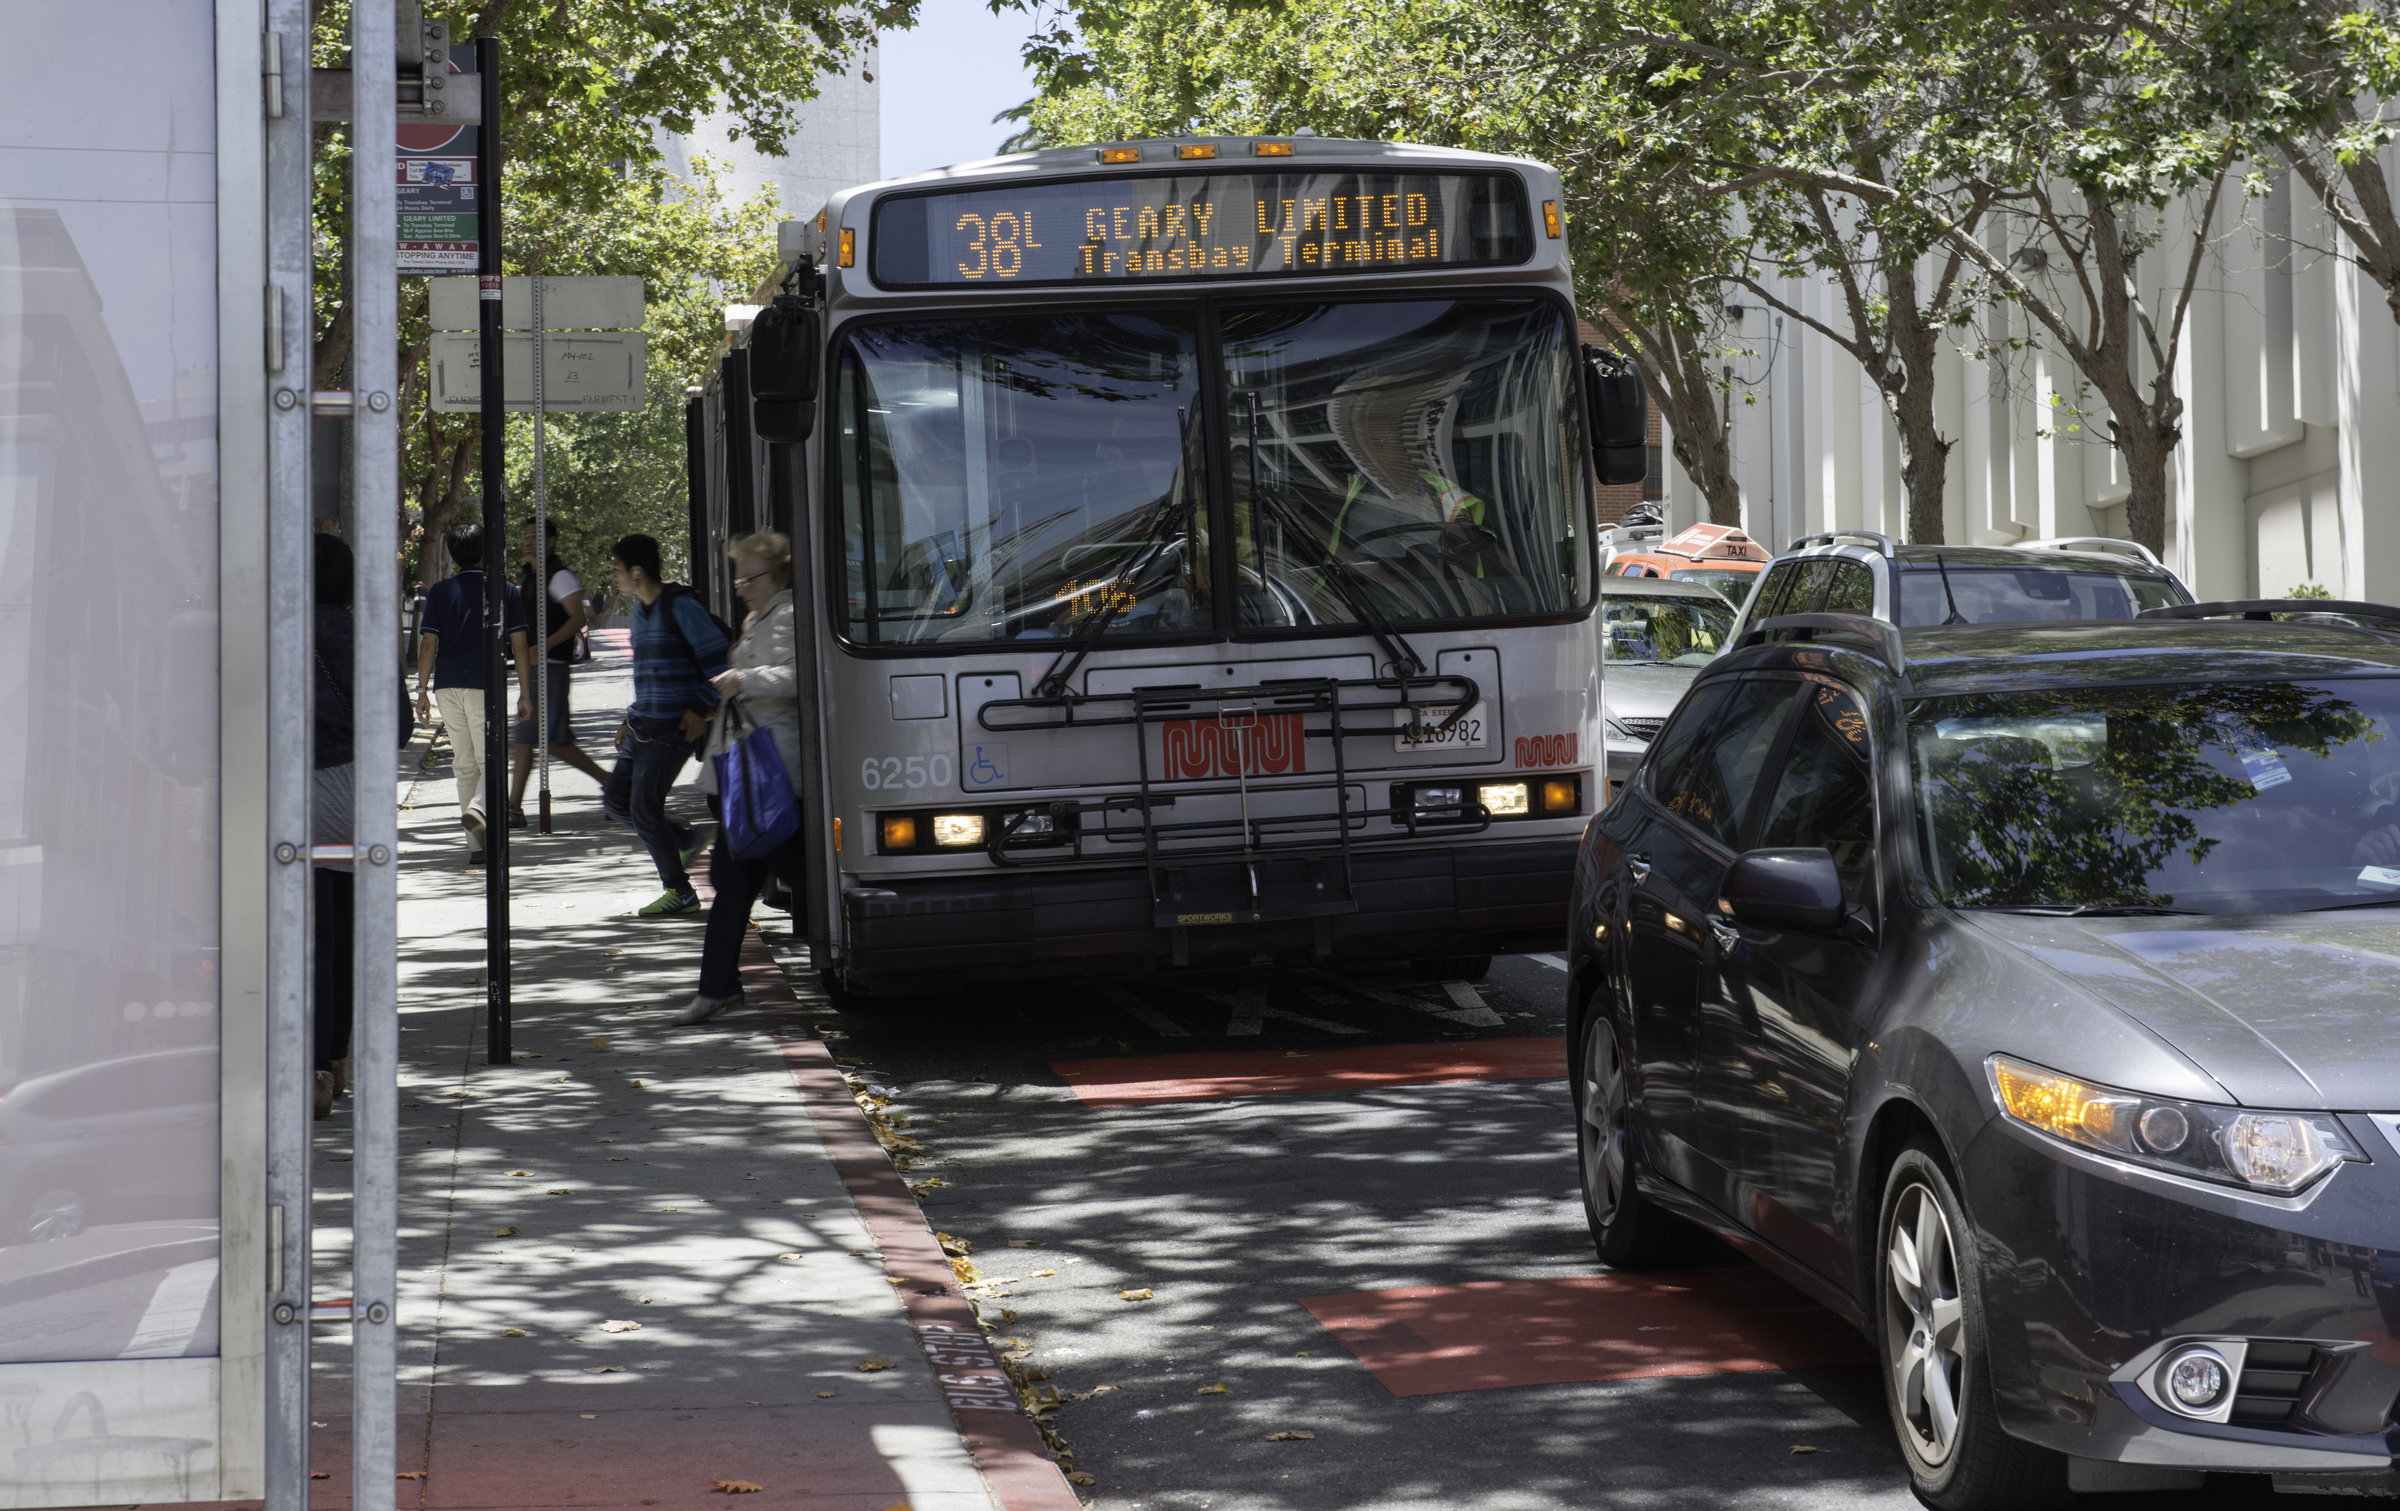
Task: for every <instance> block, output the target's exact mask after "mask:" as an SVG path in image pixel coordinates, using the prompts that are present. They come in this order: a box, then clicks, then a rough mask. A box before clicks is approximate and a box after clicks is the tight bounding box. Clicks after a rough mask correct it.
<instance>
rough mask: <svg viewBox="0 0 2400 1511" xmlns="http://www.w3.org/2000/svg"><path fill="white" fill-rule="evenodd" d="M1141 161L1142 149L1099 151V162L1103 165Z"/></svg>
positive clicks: (1117, 148)
mask: <svg viewBox="0 0 2400 1511" xmlns="http://www.w3.org/2000/svg"><path fill="white" fill-rule="evenodd" d="M1141 160H1142V149H1141V148H1139V147H1103V148H1101V149H1100V161H1102V162H1104V163H1138V162H1140V161H1141Z"/></svg>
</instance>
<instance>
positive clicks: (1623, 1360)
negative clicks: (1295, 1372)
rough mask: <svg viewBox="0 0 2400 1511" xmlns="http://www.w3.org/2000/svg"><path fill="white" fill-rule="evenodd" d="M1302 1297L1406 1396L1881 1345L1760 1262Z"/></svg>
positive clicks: (1851, 1358) (1795, 1359)
mask: <svg viewBox="0 0 2400 1511" xmlns="http://www.w3.org/2000/svg"><path fill="white" fill-rule="evenodd" d="M1300 1304H1301V1305H1303V1306H1305V1307H1307V1308H1308V1310H1309V1311H1310V1313H1311V1314H1313V1315H1314V1316H1315V1317H1316V1319H1317V1321H1318V1322H1320V1323H1322V1324H1323V1325H1324V1327H1325V1329H1326V1331H1328V1332H1330V1333H1332V1334H1333V1335H1334V1337H1335V1338H1336V1339H1337V1340H1339V1341H1340V1343H1341V1345H1342V1346H1343V1347H1344V1348H1346V1349H1348V1350H1349V1351H1350V1352H1351V1353H1352V1354H1354V1355H1356V1356H1357V1358H1358V1361H1359V1362H1360V1363H1362V1364H1364V1365H1365V1366H1366V1367H1367V1370H1368V1372H1369V1373H1371V1374H1373V1375H1374V1376H1375V1378H1376V1379H1377V1380H1378V1381H1380V1382H1381V1383H1382V1385H1383V1387H1384V1388H1385V1389H1386V1390H1389V1391H1390V1392H1391V1393H1392V1394H1393V1395H1395V1396H1431V1395H1448V1394H1452V1393H1455V1392H1458V1391H1467V1390H1500V1389H1505V1388H1507V1387H1509V1386H1515V1385H1560V1384H1566V1383H1569V1382H1573V1381H1588V1380H1634V1379H1643V1378H1649V1377H1654V1376H1662V1375H1722V1374H1746V1373H1752V1372H1756V1371H1761V1370H1778V1369H1810V1368H1815V1367H1818V1366H1822V1365H1829V1364H1863V1363H1867V1362H1869V1361H1870V1360H1871V1358H1872V1355H1871V1354H1870V1353H1869V1351H1868V1349H1867V1344H1866V1341H1865V1340H1864V1339H1862V1338H1861V1337H1859V1335H1858V1333H1857V1332H1856V1331H1855V1330H1853V1329H1852V1328H1850V1327H1849V1326H1848V1325H1847V1324H1845V1323H1844V1322H1842V1321H1841V1319H1839V1318H1837V1317H1835V1316H1834V1315H1833V1314H1832V1313H1831V1312H1828V1311H1826V1310H1825V1309H1824V1308H1823V1307H1820V1306H1818V1305H1817V1304H1816V1303H1815V1302H1813V1301H1811V1300H1809V1299H1808V1298H1807V1297H1805V1296H1803V1295H1801V1294H1800V1293H1799V1292H1798V1291H1795V1290H1793V1289H1792V1288H1791V1287H1790V1286H1788V1285H1785V1284H1784V1283H1783V1282H1782V1281H1780V1280H1778V1279H1776V1278H1775V1277H1774V1276H1772V1275H1770V1274H1768V1273H1767V1272H1766V1271H1764V1270H1761V1269H1758V1268H1756V1267H1754V1266H1750V1265H1740V1266H1728V1267H1726V1268H1723V1269H1710V1270H1692V1271H1683V1272H1679V1273H1674V1274H1655V1275H1582V1276H1574V1277H1570V1278H1567V1279H1560V1280H1483V1281H1472V1282H1469V1283H1468V1284H1465V1285H1420V1286H1403V1287H1401V1288H1399V1289H1397V1290H1388V1291H1353V1292H1350V1293H1348V1294H1346V1295H1337V1296H1305V1297H1302V1298H1301V1303H1300Z"/></svg>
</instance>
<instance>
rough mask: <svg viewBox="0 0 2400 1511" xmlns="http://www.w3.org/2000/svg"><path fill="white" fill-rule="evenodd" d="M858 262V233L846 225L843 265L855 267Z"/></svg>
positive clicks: (843, 228)
mask: <svg viewBox="0 0 2400 1511" xmlns="http://www.w3.org/2000/svg"><path fill="white" fill-rule="evenodd" d="M857 263H858V233H857V232H856V231H853V230H851V229H850V228H849V227H848V226H844V227H842V266H843V267H846V268H847V267H854V266H856V265H857Z"/></svg>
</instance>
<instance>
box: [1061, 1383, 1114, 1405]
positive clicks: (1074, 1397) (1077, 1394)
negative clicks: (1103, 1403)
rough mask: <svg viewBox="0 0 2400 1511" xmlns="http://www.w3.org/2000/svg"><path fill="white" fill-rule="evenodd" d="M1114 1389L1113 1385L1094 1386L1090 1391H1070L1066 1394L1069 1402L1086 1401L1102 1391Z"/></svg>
mask: <svg viewBox="0 0 2400 1511" xmlns="http://www.w3.org/2000/svg"><path fill="white" fill-rule="evenodd" d="M1115 1389H1116V1387H1115V1386H1114V1385H1095V1386H1093V1387H1092V1388H1091V1389H1090V1390H1070V1391H1068V1392H1067V1399H1068V1400H1070V1401H1088V1400H1090V1399H1091V1398H1092V1397H1094V1396H1096V1395H1098V1394H1100V1393H1101V1392H1102V1391H1104V1390H1115Z"/></svg>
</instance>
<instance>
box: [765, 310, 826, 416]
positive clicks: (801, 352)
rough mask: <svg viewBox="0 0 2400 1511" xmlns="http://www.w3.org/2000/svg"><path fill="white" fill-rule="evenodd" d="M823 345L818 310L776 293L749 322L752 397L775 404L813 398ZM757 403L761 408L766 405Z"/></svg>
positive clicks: (805, 400)
mask: <svg viewBox="0 0 2400 1511" xmlns="http://www.w3.org/2000/svg"><path fill="white" fill-rule="evenodd" d="M823 345H824V343H823V341H822V340H821V339H819V331H818V325H817V312H816V311H815V310H812V309H810V308H808V307H807V306H806V305H803V304H802V303H801V302H800V301H799V300H798V299H795V298H793V297H792V296H791V295H789V294H779V295H777V296H776V297H775V302H774V303H772V304H770V305H768V306H767V307H766V308H765V309H763V310H760V311H759V312H758V318H757V319H755V320H752V321H751V322H750V394H751V397H753V398H756V399H760V400H765V401H771V402H774V403H778V404H808V403H810V402H811V401H813V400H814V399H815V398H816V396H817V366H818V363H819V361H820V360H821V356H822V352H821V348H822V347H823ZM759 407H760V409H761V410H762V411H763V410H764V409H765V407H766V405H765V404H764V403H762V404H761V405H760V406H759ZM761 434H764V431H763V430H762V431H761Z"/></svg>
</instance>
